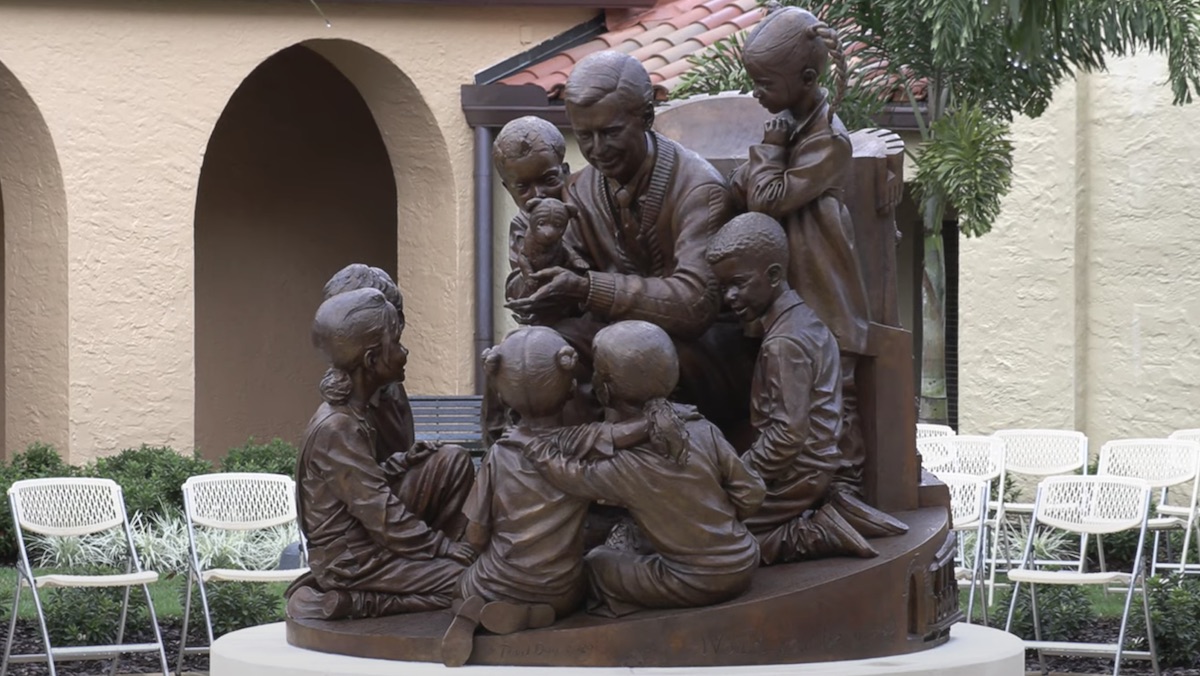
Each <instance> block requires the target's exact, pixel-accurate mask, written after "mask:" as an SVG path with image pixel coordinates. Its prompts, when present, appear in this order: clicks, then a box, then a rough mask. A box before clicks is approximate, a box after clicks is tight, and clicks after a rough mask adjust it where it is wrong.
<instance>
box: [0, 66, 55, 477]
mask: <svg viewBox="0 0 1200 676" xmlns="http://www.w3.org/2000/svg"><path fill="white" fill-rule="evenodd" d="M0 204H2V207H0V223H2V226H0V227H2V229H3V237H4V252H3V257H2V259H0V260H2V262H3V270H4V274H3V275H0V312H2V313H3V314H2V316H3V321H4V331H3V333H2V335H0V455H5V456H9V455H12V454H13V453H14V452H18V451H21V450H23V449H24V448H25V446H27V445H28V444H30V443H33V442H35V441H40V442H46V443H50V444H53V445H55V446H56V447H58V448H59V450H60V451H62V452H63V453H66V452H67V450H68V449H67V441H68V434H69V430H68V425H69V422H68V421H69V413H70V412H69V404H68V363H69V361H68V342H67V339H68V314H67V298H68V287H67V236H68V230H67V199H66V193H65V190H64V188H63V178H62V168H61V167H60V166H59V162H58V153H57V152H56V150H55V146H54V140H53V138H52V137H51V135H50V130H49V128H48V127H47V125H46V121H45V119H44V118H43V117H42V114H41V111H40V110H39V109H38V106H37V104H36V103H35V102H34V101H33V98H32V97H31V96H30V95H29V92H28V91H26V89H25V87H24V86H22V84H21V82H20V81H19V80H18V78H17V76H16V75H15V74H13V72H12V71H10V70H9V69H8V68H7V67H6V66H4V65H3V64H0ZM9 392H11V393H13V396H8V393H9Z"/></svg>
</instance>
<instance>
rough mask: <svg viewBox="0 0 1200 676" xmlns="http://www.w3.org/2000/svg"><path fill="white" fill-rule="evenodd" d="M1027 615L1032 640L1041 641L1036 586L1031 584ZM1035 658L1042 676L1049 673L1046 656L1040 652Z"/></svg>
mask: <svg viewBox="0 0 1200 676" xmlns="http://www.w3.org/2000/svg"><path fill="white" fill-rule="evenodd" d="M1029 614H1030V615H1031V616H1033V640H1035V641H1040V640H1042V620H1041V618H1040V617H1038V607H1037V585H1036V584H1033V583H1032V582H1030V583H1029ZM1037 656H1038V665H1039V666H1040V667H1041V668H1042V676H1046V674H1049V673H1050V670H1049V669H1048V668H1047V667H1046V656H1045V655H1044V654H1042V651H1041V650H1038V651H1037Z"/></svg>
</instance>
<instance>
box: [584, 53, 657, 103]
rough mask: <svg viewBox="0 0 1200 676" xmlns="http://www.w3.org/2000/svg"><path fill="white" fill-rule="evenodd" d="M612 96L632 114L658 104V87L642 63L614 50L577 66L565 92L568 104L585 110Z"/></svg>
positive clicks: (588, 59) (594, 56)
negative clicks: (655, 86) (655, 103)
mask: <svg viewBox="0 0 1200 676" xmlns="http://www.w3.org/2000/svg"><path fill="white" fill-rule="evenodd" d="M610 95H611V96H616V97H617V98H618V100H619V101H620V102H621V107H622V109H624V110H626V111H628V112H631V113H639V114H640V113H641V112H642V111H644V110H646V108H647V107H648V106H652V105H653V104H654V86H653V85H652V84H651V83H650V74H649V73H647V72H646V67H645V66H643V65H642V62H641V61H638V60H637V59H635V58H633V57H632V56H630V55H628V54H625V53H622V52H615V51H611V50H606V51H603V52H595V53H592V54H588V55H587V56H585V57H584V58H582V59H580V61H579V63H577V64H575V67H574V68H573V69H572V70H571V75H570V76H569V77H567V84H566V88H565V89H564V90H563V98H564V99H565V100H566V102H567V103H570V104H571V105H575V106H582V107H585V108H586V107H588V106H592V105H595V104H596V103H598V102H600V101H601V100H603V99H605V98H607V97H608V96H610Z"/></svg>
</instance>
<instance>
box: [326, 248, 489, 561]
mask: <svg viewBox="0 0 1200 676" xmlns="http://www.w3.org/2000/svg"><path fill="white" fill-rule="evenodd" d="M356 289H378V290H379V291H381V292H383V295H384V297H385V298H387V299H388V302H389V303H391V304H392V307H394V308H395V309H396V316H397V317H398V318H399V329H398V330H399V334H398V336H397V338H400V337H401V336H403V334H404V327H405V319H404V296H403V295H402V294H401V293H400V289H399V287H397V286H396V283H395V282H394V281H392V277H391V275H389V274H388V273H387V272H385V271H383V270H382V269H380V268H376V267H369V266H367V265H363V264H362V263H351V264H350V265H347V266H346V267H344V268H342V269H341V270H338V271H337V272H336V273H334V275H333V276H332V277H330V278H329V281H328V282H326V283H325V290H324V300H329V299H330V298H332V297H333V296H336V295H338V294H340V293H345V292H347V291H354V290H356ZM367 416H368V418H369V420H370V423H371V426H372V428H373V429H374V430H375V458H376V460H378V461H379V463H380V464H381V465H382V466H383V470H384V473H385V474H386V475H387V477H388V479H389V481H390V482H391V483H392V490H393V491H394V492H395V493H396V495H397V496H399V498H400V500H401V501H402V502H403V503H404V504H405V506H406V507H407V508H408V509H409V511H411V512H413V513H415V514H416V515H417V516H418V517H419V518H420V519H421V520H422V521H424V522H425V523H426V524H428V525H429V526H430V527H431V528H433V529H435V530H440V531H442V532H444V533H445V534H446V535H447V536H448V537H450V538H453V539H457V538H458V537H460V536H461V535H462V532H463V528H465V527H466V521H465V519H464V518H463V516H462V506H463V501H465V500H466V497H467V492H468V491H469V490H470V489H471V482H472V481H474V479H475V468H474V466H473V465H472V464H471V456H470V454H469V453H467V450H466V449H464V448H463V447H461V446H456V445H454V444H431V443H428V442H418V441H416V433H415V432H414V431H413V417H412V406H411V405H410V404H409V402H408V392H407V390H406V389H405V387H404V379H403V377H401V379H400V380H397V381H396V382H393V383H390V384H388V385H387V386H385V387H382V388H380V389H379V390H378V391H377V392H376V393H375V394H374V396H372V397H371V398H370V400H369V401H368V402H367Z"/></svg>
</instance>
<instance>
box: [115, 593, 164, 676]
mask: <svg viewBox="0 0 1200 676" xmlns="http://www.w3.org/2000/svg"><path fill="white" fill-rule="evenodd" d="M125 572H127V573H128V572H129V571H128V570H126V571H125ZM124 597H125V598H124V599H123V600H122V601H121V619H120V620H118V621H117V640H116V642H115V643H114V645H121V642H122V641H124V640H125V620H126V619H127V618H128V617H129V587H125V593H124ZM120 663H121V653H117V654H116V655H113V659H112V666H111V667H110V668H109V670H108V673H109V676H117V666H118V665H119V664H120ZM163 676H166V674H164V675H163Z"/></svg>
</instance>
